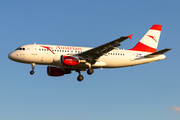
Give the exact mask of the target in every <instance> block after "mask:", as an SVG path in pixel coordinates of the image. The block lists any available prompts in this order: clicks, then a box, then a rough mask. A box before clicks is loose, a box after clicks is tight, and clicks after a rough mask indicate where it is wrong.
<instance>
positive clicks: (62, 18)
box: [0, 0, 180, 120]
mask: <svg viewBox="0 0 180 120" xmlns="http://www.w3.org/2000/svg"><path fill="white" fill-rule="evenodd" d="M179 4H180V2H179V1H177V0H171V1H164V0H158V1H157V0H151V1H144V0H142V1H138V2H137V1H134V0H126V1H119V0H106V1H104V0H98V1H97V0H91V1H84V0H76V1H75V0H69V1H62V0H53V1H48V0H44V1H42V0H39V1H37V0H31V1H26V0H16V1H14V0H1V1H0V18H1V19H0V28H1V29H0V41H1V46H2V47H1V56H2V57H1V70H0V73H1V79H0V120H32V119H33V120H39V119H43V120H50V119H52V120H92V119H93V120H140V119H145V120H152V119H153V120H179V119H180V96H179V93H180V88H179V85H180V77H179V65H180V63H179V59H180V57H179V55H178V51H179V44H180V41H179V28H180V23H179V21H180V16H179V12H180V8H179ZM153 24H162V25H163V28H162V33H161V37H160V43H159V47H158V50H161V49H164V48H173V49H172V50H171V51H169V52H168V53H166V56H167V59H166V60H162V61H158V62H155V63H150V64H144V65H139V66H134V67H127V68H117V69H103V70H100V69H99V70H95V73H94V74H93V75H91V76H88V75H87V74H86V73H83V75H84V77H85V80H84V81H82V82H78V81H77V80H76V78H77V75H78V74H77V73H75V72H73V73H72V74H71V75H66V76H63V77H57V78H54V77H49V76H47V74H46V67H47V66H40V65H37V66H36V67H35V74H34V75H33V76H31V75H30V74H29V71H30V70H31V66H30V65H28V64H21V63H16V62H13V61H10V60H9V59H8V58H7V55H8V53H10V52H11V51H13V50H15V49H16V48H17V47H19V46H21V45H25V44H33V43H34V42H36V43H37V44H57V45H70V46H87V47H96V46H99V45H101V44H104V43H107V42H109V41H111V40H114V39H116V38H119V37H121V36H126V35H130V34H133V37H132V38H133V39H131V40H130V39H129V40H127V41H124V42H123V43H122V45H121V47H120V48H122V49H123V48H125V49H130V48H132V47H133V46H134V45H135V44H136V43H137V42H138V41H139V39H141V37H142V36H143V35H144V34H145V33H146V32H147V31H148V29H149V28H150V27H151V26H152V25H153ZM176 53H177V54H176Z"/></svg>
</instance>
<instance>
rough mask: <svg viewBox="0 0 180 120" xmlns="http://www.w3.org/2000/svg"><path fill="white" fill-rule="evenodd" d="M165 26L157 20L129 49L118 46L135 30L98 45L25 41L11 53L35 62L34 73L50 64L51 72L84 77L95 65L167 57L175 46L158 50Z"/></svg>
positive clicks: (111, 65)
mask: <svg viewBox="0 0 180 120" xmlns="http://www.w3.org/2000/svg"><path fill="white" fill-rule="evenodd" d="M161 29H162V25H158V24H154V25H153V26H152V27H151V28H150V29H149V30H148V31H147V33H146V34H145V35H144V36H143V37H142V39H141V40H140V41H139V42H138V43H137V44H136V45H135V46H134V47H133V48H132V49H129V50H125V49H119V48H118V47H119V46H120V45H121V44H120V43H121V42H123V41H125V40H126V39H128V38H130V39H131V38H132V35H133V34H131V35H129V36H122V37H120V38H118V39H116V40H113V41H111V42H108V43H106V44H103V45H100V46H98V47H95V48H91V47H77V46H62V45H44V44H36V43H34V44H29V45H23V46H21V47H18V48H17V49H16V50H15V51H13V52H11V53H9V54H8V58H9V59H10V60H13V61H15V62H20V63H26V64H31V66H32V70H31V71H30V74H31V75H33V74H34V68H35V65H36V64H38V65H48V66H47V74H48V75H49V76H53V77H57V76H63V75H66V74H71V72H72V71H75V72H78V73H79V76H78V77H77V80H78V81H82V80H83V79H84V76H83V75H81V71H83V72H87V74H88V75H91V74H93V73H94V69H98V68H101V69H102V68H121V67H128V66H135V65H140V64H145V63H151V62H155V61H159V60H163V59H166V56H165V55H163V54H164V53H165V52H167V51H169V50H171V48H166V49H163V50H160V51H157V47H158V42H159V37H160V33H161Z"/></svg>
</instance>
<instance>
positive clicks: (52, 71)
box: [47, 66, 65, 77]
mask: <svg viewBox="0 0 180 120" xmlns="http://www.w3.org/2000/svg"><path fill="white" fill-rule="evenodd" d="M47 74H48V75H49V76H54V77H58V76H63V75H64V74H65V70H64V69H62V68H58V67H52V66H48V67H47Z"/></svg>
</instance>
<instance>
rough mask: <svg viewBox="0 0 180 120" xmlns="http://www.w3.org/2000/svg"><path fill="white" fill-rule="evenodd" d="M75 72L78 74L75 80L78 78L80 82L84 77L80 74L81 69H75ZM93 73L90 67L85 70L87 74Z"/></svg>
mask: <svg viewBox="0 0 180 120" xmlns="http://www.w3.org/2000/svg"><path fill="white" fill-rule="evenodd" d="M76 72H78V73H79V76H78V77H77V80H78V81H79V82H81V81H82V80H83V79H84V76H83V75H81V71H80V70H76ZM93 73H94V70H93V69H92V68H91V69H88V70H87V74H88V75H91V74H93Z"/></svg>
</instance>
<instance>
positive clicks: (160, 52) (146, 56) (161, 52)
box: [135, 48, 171, 60]
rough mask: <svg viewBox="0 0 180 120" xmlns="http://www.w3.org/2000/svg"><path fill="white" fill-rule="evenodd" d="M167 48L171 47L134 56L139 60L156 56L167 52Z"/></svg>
mask: <svg viewBox="0 0 180 120" xmlns="http://www.w3.org/2000/svg"><path fill="white" fill-rule="evenodd" d="M169 50H171V48H166V49H163V50H160V51H158V52H155V53H151V54H148V55H145V56H142V57H139V58H136V59H135V60H141V59H144V58H153V57H157V56H160V55H162V54H164V53H165V52H167V51H169Z"/></svg>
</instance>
